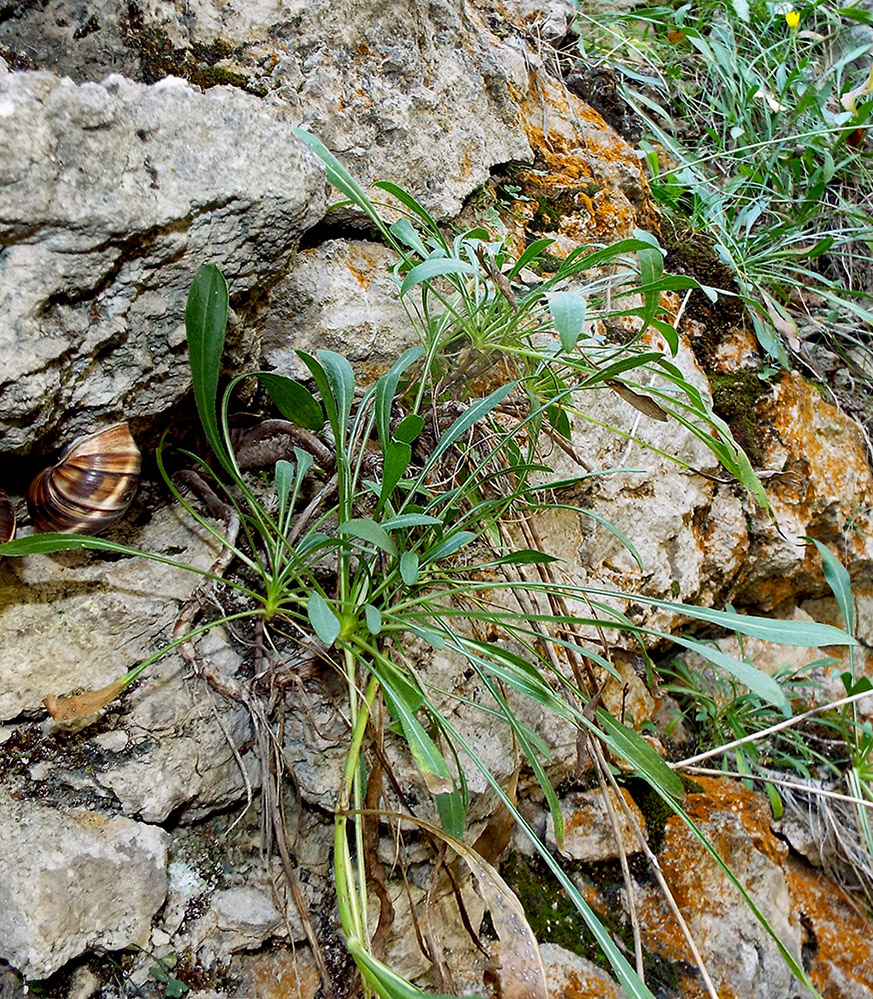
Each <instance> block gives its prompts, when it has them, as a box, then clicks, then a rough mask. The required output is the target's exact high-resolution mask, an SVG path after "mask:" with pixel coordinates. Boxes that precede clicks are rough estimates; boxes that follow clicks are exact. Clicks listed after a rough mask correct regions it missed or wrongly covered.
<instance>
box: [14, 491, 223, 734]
mask: <svg viewBox="0 0 873 999" xmlns="http://www.w3.org/2000/svg"><path fill="white" fill-rule="evenodd" d="M114 537H115V539H116V540H118V541H121V542H122V543H124V542H125V541H126V542H129V543H130V542H132V544H133V545H134V546H136V547H138V548H140V549H142V550H145V551H151V552H166V551H171V550H172V551H175V552H176V556H175V557H176V558H177V559H179V560H180V561H182V562H188V563H190V564H192V565H194V566H196V567H197V568H200V569H206V568H208V567H209V566H210V565H211V564H212V562H213V561H214V558H215V556H216V553H217V546H216V544H215V541H214V540H213V539H212V538H211V536H208V535H206V534H205V532H201V530H199V529H194V528H193V527H192V525H191V524H190V522H185V521H182V520H181V519H180V517H179V515H178V514H177V513H176V511H174V510H172V509H170V508H169V507H164V508H163V509H161V510H159V511H157V512H156V513H155V515H154V516H153V517H152V519H151V520H150V521H149V523H147V524H146V525H145V526H143V527H142V528H141V529H139V530H137V529H136V528H135V527H134V526H133V525H132V524H130V523H129V522H125V523H124V524H121V525H119V526H118V527H117V529H116V533H115V535H114ZM199 580H200V577H199V576H196V575H195V574H194V573H189V572H185V571H184V570H173V569H169V568H168V567H167V566H164V565H161V564H160V563H157V562H152V561H149V560H147V559H144V558H120V559H117V558H116V557H114V556H112V555H107V556H103V557H101V556H100V555H97V554H94V553H92V552H84V551H82V552H63V553H59V554H57V555H54V556H45V555H30V556H27V557H25V558H20V559H3V560H0V630H2V633H3V642H2V644H0V671H2V675H3V686H2V690H0V718H6V719H8V718H15V717H16V716H17V715H19V714H21V713H22V712H33V711H42V705H41V702H42V700H43V698H44V697H47V696H48V695H50V694H53V695H58V696H59V695H61V694H65V693H69V692H71V691H72V690H74V689H76V688H82V687H83V688H85V689H87V690H96V689H98V688H100V687H102V686H104V685H106V684H108V683H111V682H112V681H113V680H115V679H117V678H118V677H119V676H121V675H122V674H123V673H124V672H125V671H126V670H127V669H129V668H131V667H132V666H134V665H136V664H137V663H138V662H140V661H141V660H143V659H145V658H146V656H148V655H151V654H152V653H154V652H155V651H156V650H157V648H159V647H160V644H159V643H160V641H161V639H160V637H159V636H161V635H166V634H167V633H168V631H169V629H170V628H171V627H172V625H173V624H174V623H175V620H176V616H177V614H178V609H179V604H180V603H181V602H182V601H184V600H186V599H188V597H189V596H190V595H191V593H192V592H193V590H194V588H195V586H196V585H197V584H198V583H199ZM175 668H178V666H177V667H175Z"/></svg>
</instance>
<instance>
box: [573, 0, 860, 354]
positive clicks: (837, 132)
mask: <svg viewBox="0 0 873 999" xmlns="http://www.w3.org/2000/svg"><path fill="white" fill-rule="evenodd" d="M870 20H871V18H870V14H869V12H866V11H864V10H862V9H858V8H856V7H853V6H847V7H843V8H837V7H834V6H833V5H831V4H828V3H822V2H818V3H812V4H809V5H804V6H803V7H802V8H801V9H799V10H798V11H793V12H792V11H791V7H790V5H789V4H773V3H751V4H750V3H747V2H746V0H736V2H735V3H734V4H733V5H726V4H723V3H711V2H709V3H704V4H697V5H694V6H692V5H690V4H683V5H675V6H661V7H648V8H635V9H634V10H633V11H631V12H629V13H627V14H623V15H616V16H610V18H609V21H608V22H606V21H605V20H598V19H597V17H596V16H594V15H588V14H585V13H580V15H579V20H578V22H577V30H578V40H577V43H576V45H577V52H578V53H579V54H581V56H582V57H583V58H584V59H585V60H587V61H589V62H592V61H593V62H594V63H595V64H601V65H603V64H606V65H609V66H611V67H613V68H614V69H615V70H616V71H617V73H618V77H619V80H620V85H619V89H620V91H621V93H622V95H623V97H624V98H625V100H626V101H628V103H629V104H630V105H631V107H632V108H633V109H634V110H635V111H636V113H637V115H638V116H639V118H640V119H641V121H642V123H643V126H644V130H645V138H644V139H643V141H642V142H641V143H640V144H641V147H642V148H643V150H645V152H646V161H647V163H648V165H649V170H650V175H651V183H652V193H653V195H654V196H655V199H656V200H657V201H658V202H659V203H660V205H661V206H662V208H663V210H664V211H665V212H667V213H668V214H673V215H676V216H681V217H682V218H684V219H685V220H686V221H687V222H690V224H691V226H692V228H696V229H699V230H702V231H705V232H706V233H708V234H709V235H710V236H711V237H713V239H714V244H715V250H716V253H717V254H718V257H719V258H720V260H721V261H722V262H723V263H725V264H727V265H728V267H729V268H730V269H731V271H732V272H733V275H734V280H735V283H736V287H735V288H722V289H720V293H723V294H738V295H739V296H741V298H742V300H743V301H744V302H745V304H746V306H747V316H748V321H749V323H750V324H751V325H752V327H753V328H754V330H755V333H756V334H757V337H758V340H759V342H760V344H761V347H762V348H763V350H764V351H765V354H766V355H767V357H768V358H770V359H771V360H774V361H778V362H779V363H781V364H783V365H785V366H787V365H788V356H789V352H794V353H795V354H796V353H797V352H798V351H799V350H800V346H801V344H800V328H806V327H807V326H809V325H810V322H811V320H810V319H809V317H810V314H812V315H813V318H814V319H815V320H816V321H817V323H816V326H815V328H816V330H817V331H819V332H821V328H822V327H823V326H824V324H825V323H830V324H831V325H833V323H834V322H835V321H837V322H838V323H848V324H850V325H851V326H853V327H854V328H855V331H856V335H860V337H861V338H862V340H863V344H864V346H865V347H868V346H869V336H870V332H871V328H873V308H871V306H873V203H871V191H873V152H871V150H870V149H869V148H868V143H869V140H868V139H867V134H868V132H869V127H870V119H871V116H873V99H871V97H870V95H869V90H868V89H867V88H868V84H869V83H870V82H871V81H873V77H870V76H869V73H870V67H869V64H868V61H867V60H868V56H869V54H868V51H867V50H868V49H869V41H868V42H865V43H864V44H863V45H859V44H858V43H857V42H855V43H854V44H853V42H852V37H851V34H850V31H851V28H852V26H853V25H856V24H857V23H859V22H860V23H862V24H869V23H870ZM576 57H577V54H576V53H574V52H569V53H568V54H567V58H568V60H569V61H570V62H571V63H572V62H573V60H575V59H576ZM840 329H841V327H840V325H838V326H837V328H836V332H835V333H834V334H833V335H832V338H831V344H832V345H835V346H837V347H838V349H839V350H840V352H841V353H842V354H843V355H848V347H849V344H844V343H842V342H841V340H840V335H839V334H840Z"/></svg>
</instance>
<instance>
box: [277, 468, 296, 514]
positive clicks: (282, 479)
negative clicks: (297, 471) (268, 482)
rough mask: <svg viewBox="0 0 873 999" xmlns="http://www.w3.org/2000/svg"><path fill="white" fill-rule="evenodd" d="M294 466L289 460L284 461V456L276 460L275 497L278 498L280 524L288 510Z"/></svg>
mask: <svg viewBox="0 0 873 999" xmlns="http://www.w3.org/2000/svg"><path fill="white" fill-rule="evenodd" d="M294 478H295V475H294V466H293V465H292V464H291V462H290V461H285V459H284V458H280V459H279V461H277V462H276V474H275V482H276V497H277V498H278V500H279V516H278V518H277V519H278V521H279V523H280V524H281V523H282V522H283V521H284V519H285V514H286V512H288V510H287V508H288V500H289V498H290V496H291V489H292V487H293V486H294Z"/></svg>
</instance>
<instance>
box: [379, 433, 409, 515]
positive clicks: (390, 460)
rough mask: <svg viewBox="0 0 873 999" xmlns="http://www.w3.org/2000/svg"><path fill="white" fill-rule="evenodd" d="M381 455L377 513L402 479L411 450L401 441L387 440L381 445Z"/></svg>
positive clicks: (407, 466)
mask: <svg viewBox="0 0 873 999" xmlns="http://www.w3.org/2000/svg"><path fill="white" fill-rule="evenodd" d="M382 454H383V457H384V461H383V464H382V484H381V487H380V489H379V505H378V507H377V511H381V510H382V507H383V506H384V505H385V504H386V503H387V502H388V500H389V499H390V498H391V494H392V493H393V492H394V489H395V487H396V485H397V483H398V482H399V481H400V480H401V479H402V478H403V475H404V473H405V472H406V469H407V468H409V462H410V461H411V460H412V448H411V447H410V446H409V445H408V444H404V443H403V442H402V441H392V440H389V441H388V443H387V444H383V447H382Z"/></svg>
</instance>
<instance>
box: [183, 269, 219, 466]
mask: <svg viewBox="0 0 873 999" xmlns="http://www.w3.org/2000/svg"><path fill="white" fill-rule="evenodd" d="M227 303H228V296H227V282H226V281H225V280H224V275H223V274H222V273H221V271H220V270H219V269H218V268H217V267H216V266H215V264H204V265H203V266H202V267H201V268H200V270H199V271H197V273H196V274H195V275H194V280H193V281H192V282H191V288H190V289H189V291H188V301H187V303H186V305H185V334H186V336H187V339H188V363H189V364H190V366H191V380H192V383H193V386H194V401H195V403H196V405H197V414H198V416H199V417H200V423H201V424H202V426H203V432H204V433H205V434H206V439H207V440H208V441H209V446H210V447H211V448H212V450H213V451H214V452H215V454H216V457H218V459H219V460H220V461H221V463H222V465H224V466H225V468H227V467H228V464H229V459H228V456H227V451H226V449H225V447H224V444H223V442H222V440H221V434H220V432H219V427H218V415H217V411H216V404H217V400H218V376H219V374H220V371H221V355H222V353H223V351H224V336H225V331H226V328H227Z"/></svg>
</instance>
